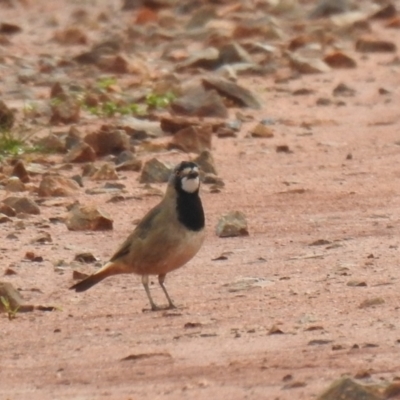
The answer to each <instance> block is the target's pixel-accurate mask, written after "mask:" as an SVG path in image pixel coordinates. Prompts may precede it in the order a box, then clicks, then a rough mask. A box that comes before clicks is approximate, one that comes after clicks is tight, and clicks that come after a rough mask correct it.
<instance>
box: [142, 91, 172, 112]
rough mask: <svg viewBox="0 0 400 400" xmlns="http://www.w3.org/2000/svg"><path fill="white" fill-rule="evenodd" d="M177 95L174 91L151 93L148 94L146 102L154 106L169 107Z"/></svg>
mask: <svg viewBox="0 0 400 400" xmlns="http://www.w3.org/2000/svg"><path fill="white" fill-rule="evenodd" d="M175 98H176V96H175V94H174V93H172V92H167V93H164V94H156V93H149V94H148V95H147V96H146V104H147V105H148V106H149V107H153V108H165V107H168V106H169V104H170V103H171V101H173V100H175Z"/></svg>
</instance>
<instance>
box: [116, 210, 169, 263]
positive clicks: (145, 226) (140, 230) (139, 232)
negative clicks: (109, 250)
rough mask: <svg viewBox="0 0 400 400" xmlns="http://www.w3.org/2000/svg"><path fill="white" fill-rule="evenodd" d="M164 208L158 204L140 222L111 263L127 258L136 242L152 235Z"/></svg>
mask: <svg viewBox="0 0 400 400" xmlns="http://www.w3.org/2000/svg"><path fill="white" fill-rule="evenodd" d="M162 209H163V207H162V204H161V203H160V204H158V205H157V206H155V207H154V208H152V209H151V210H150V211H149V212H148V213H147V214H146V215H145V216H144V217H143V219H142V220H141V221H140V222H139V224H138V226H137V227H136V228H135V230H134V231H133V232H132V233H131V234H130V235H129V236H128V237H127V238H126V240H125V242H124V243H122V245H121V246H120V248H119V249H118V250H117V251H116V252H115V253H114V255H113V256H112V257H111V259H110V261H111V262H114V261H116V260H117V259H119V258H122V257H124V256H127V255H128V254H129V252H130V251H131V247H132V243H134V242H135V240H138V239H139V240H142V241H143V240H145V239H146V238H147V236H148V235H149V234H150V233H151V231H152V229H153V228H154V225H155V224H156V222H157V220H158V219H159V218H158V217H159V216H160V213H161V211H162Z"/></svg>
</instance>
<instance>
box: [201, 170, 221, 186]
mask: <svg viewBox="0 0 400 400" xmlns="http://www.w3.org/2000/svg"><path fill="white" fill-rule="evenodd" d="M203 183H204V184H206V185H215V187H218V188H222V187H224V186H225V183H224V181H223V180H222V179H221V178H220V177H219V176H217V175H215V174H212V173H207V174H205V175H204V178H203Z"/></svg>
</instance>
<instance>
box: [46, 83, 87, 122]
mask: <svg viewBox="0 0 400 400" xmlns="http://www.w3.org/2000/svg"><path fill="white" fill-rule="evenodd" d="M53 88H54V86H53ZM53 88H52V91H53ZM54 92H55V93H57V90H55V89H54ZM80 112H81V105H80V102H79V100H78V99H76V98H75V97H74V96H73V95H70V94H68V93H65V92H60V93H57V95H56V96H52V99H51V118H50V123H51V124H53V125H54V124H60V123H61V124H73V123H76V122H78V121H79V119H80Z"/></svg>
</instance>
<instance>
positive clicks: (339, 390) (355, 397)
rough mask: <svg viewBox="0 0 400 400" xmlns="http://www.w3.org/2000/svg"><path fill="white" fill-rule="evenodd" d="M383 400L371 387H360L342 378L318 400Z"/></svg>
mask: <svg viewBox="0 0 400 400" xmlns="http://www.w3.org/2000/svg"><path fill="white" fill-rule="evenodd" d="M339 399H340V400H382V397H381V396H379V395H378V394H376V393H374V392H373V390H372V388H371V387H368V386H365V385H360V384H359V383H358V382H355V381H354V380H353V379H350V378H342V379H339V380H337V381H335V382H333V383H332V385H331V386H330V387H329V388H328V389H327V390H326V391H325V392H323V393H322V394H321V395H319V396H318V397H317V400H339Z"/></svg>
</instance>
